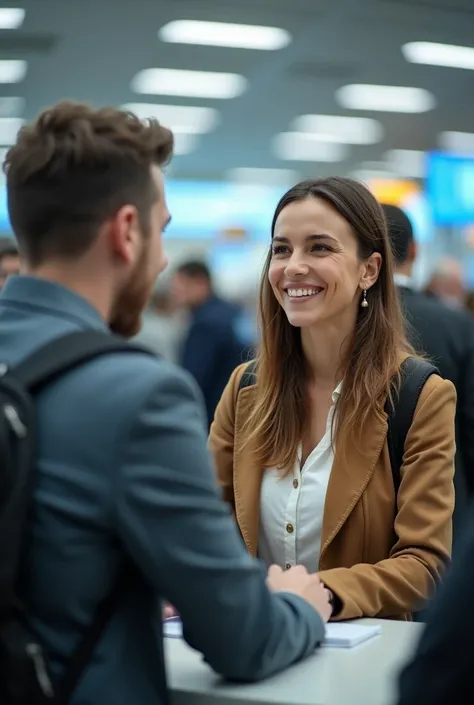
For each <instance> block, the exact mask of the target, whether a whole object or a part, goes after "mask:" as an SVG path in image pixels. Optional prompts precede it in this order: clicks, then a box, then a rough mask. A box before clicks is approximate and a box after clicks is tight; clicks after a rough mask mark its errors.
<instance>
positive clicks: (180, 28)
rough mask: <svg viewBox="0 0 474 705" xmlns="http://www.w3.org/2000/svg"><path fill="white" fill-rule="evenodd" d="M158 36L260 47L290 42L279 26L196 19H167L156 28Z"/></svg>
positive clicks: (267, 48)
mask: <svg viewBox="0 0 474 705" xmlns="http://www.w3.org/2000/svg"><path fill="white" fill-rule="evenodd" d="M158 37H159V38H160V39H161V40H162V41H163V42H171V43H175V44H201V45H204V46H216V47H232V48H234V49H257V50H261V51H275V50H277V49H283V48H284V47H286V46H287V45H288V44H289V43H290V42H291V35H290V33H289V32H287V31H286V30H284V29H280V28H279V27H259V26H255V25H246V24H230V23H228V22H200V21H197V20H175V21H174V22H169V23H168V24H166V25H165V26H164V27H162V28H161V29H160V30H159V32H158Z"/></svg>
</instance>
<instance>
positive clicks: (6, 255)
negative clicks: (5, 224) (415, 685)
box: [0, 238, 20, 289]
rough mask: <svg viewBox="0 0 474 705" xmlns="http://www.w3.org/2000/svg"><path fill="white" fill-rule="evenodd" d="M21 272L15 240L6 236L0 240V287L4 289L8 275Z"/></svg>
mask: <svg viewBox="0 0 474 705" xmlns="http://www.w3.org/2000/svg"><path fill="white" fill-rule="evenodd" d="M19 273H20V255H19V252H18V247H17V246H16V244H15V243H14V242H13V240H10V239H7V238H5V239H4V240H1V241H0V289H3V287H4V286H5V282H6V280H7V279H8V277H9V276H10V275H12V274H19Z"/></svg>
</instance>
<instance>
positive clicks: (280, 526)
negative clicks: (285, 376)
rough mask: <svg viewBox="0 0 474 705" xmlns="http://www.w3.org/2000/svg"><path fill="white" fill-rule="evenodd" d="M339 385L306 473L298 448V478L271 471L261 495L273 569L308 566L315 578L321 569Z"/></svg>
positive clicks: (263, 532) (262, 542) (264, 547)
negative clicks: (320, 561)
mask: <svg viewBox="0 0 474 705" xmlns="http://www.w3.org/2000/svg"><path fill="white" fill-rule="evenodd" d="M341 386H342V384H339V385H338V386H337V388H336V389H335V390H334V392H333V395H332V406H331V409H330V411H329V414H328V418H327V422H326V432H325V434H324V436H323V438H322V439H321V441H320V442H319V444H318V445H317V446H316V448H314V449H313V451H312V452H311V453H310V455H309V456H308V458H307V459H306V462H305V464H304V465H303V467H302V468H301V454H302V446H301V445H300V446H299V448H298V455H297V460H296V461H295V466H294V468H293V473H288V474H287V475H286V476H282V474H281V471H279V470H277V469H276V468H269V469H267V470H266V471H265V473H264V476H263V482H262V491H261V495H260V529H259V539H258V555H259V557H260V559H261V560H263V561H264V562H265V563H266V564H267V565H271V564H273V563H276V564H277V565H279V566H281V567H282V568H283V569H285V568H286V569H287V568H289V567H290V566H293V565H296V564H298V565H304V566H305V567H306V569H307V570H308V571H309V572H310V573H315V572H317V570H318V567H319V554H320V551H321V529H322V524H323V513H324V504H325V501H326V492H327V486H328V482H329V476H330V474H331V470H332V465H333V462H334V454H333V447H332V443H331V430H332V420H333V416H334V408H335V404H336V401H337V399H338V397H339V395H340V393H341Z"/></svg>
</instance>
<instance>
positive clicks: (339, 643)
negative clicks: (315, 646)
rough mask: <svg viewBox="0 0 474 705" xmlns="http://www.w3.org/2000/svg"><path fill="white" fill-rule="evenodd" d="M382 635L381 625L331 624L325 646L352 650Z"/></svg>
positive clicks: (327, 628)
mask: <svg viewBox="0 0 474 705" xmlns="http://www.w3.org/2000/svg"><path fill="white" fill-rule="evenodd" d="M381 633H382V627H381V626H380V624H375V625H368V624H353V623H350V622H330V623H329V624H327V625H326V637H325V639H324V642H323V646H333V647H335V648H338V649H352V647H353V646H358V645H359V644H362V643H363V642H364V641H367V640H368V639H372V638H373V637H374V636H378V635H379V634H381Z"/></svg>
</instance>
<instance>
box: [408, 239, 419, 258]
mask: <svg viewBox="0 0 474 705" xmlns="http://www.w3.org/2000/svg"><path fill="white" fill-rule="evenodd" d="M417 256H418V247H417V244H416V242H415V241H414V240H412V241H411V242H410V245H409V247H408V261H409V262H415V260H416V258H417Z"/></svg>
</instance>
